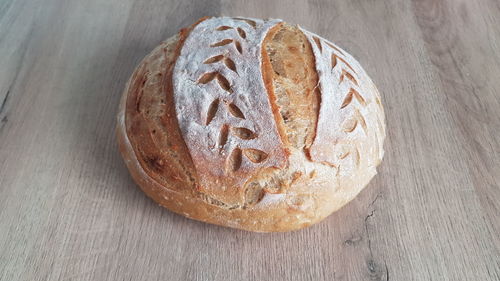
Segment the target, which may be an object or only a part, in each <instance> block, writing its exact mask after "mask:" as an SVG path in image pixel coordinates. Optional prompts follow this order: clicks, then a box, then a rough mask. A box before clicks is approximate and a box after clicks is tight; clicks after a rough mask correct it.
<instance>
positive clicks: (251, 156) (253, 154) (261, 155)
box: [243, 148, 268, 163]
mask: <svg viewBox="0 0 500 281" xmlns="http://www.w3.org/2000/svg"><path fill="white" fill-rule="evenodd" d="M243 154H244V155H245V157H247V158H248V160H250V161H252V162H253V163H262V162H264V161H265V160H266V159H267V157H268V154H267V153H265V152H264V151H262V150H258V149H253V148H248V149H245V150H243Z"/></svg>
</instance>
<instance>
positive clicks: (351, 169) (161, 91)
mask: <svg viewBox="0 0 500 281" xmlns="http://www.w3.org/2000/svg"><path fill="white" fill-rule="evenodd" d="M117 136H118V142H119V146H120V151H121V153H122V155H123V158H124V159H125V162H126V165H127V167H128V169H129V170H130V173H131V175H132V177H133V178H134V180H135V181H136V182H137V184H138V185H139V186H140V187H141V189H142V190H143V191H144V192H145V193H146V194H147V195H148V196H150V197H151V198H152V199H153V200H155V201H156V202H158V203H159V204H160V205H162V206H164V207H166V208H168V209H170V210H172V211H174V212H176V213H179V214H181V215H184V216H186V217H188V218H192V219H196V220H200V221H204V222H208V223H213V224H218V225H223V226H228V227H234V228H239V229H245V230H250V231H259V232H270V231H287V230H294V229H299V228H303V227H305V226H309V225H311V224H314V223H316V222H318V221H320V220H322V219H324V218H325V217H327V216H328V215H329V214H331V213H332V212H333V211H335V210H337V209H339V208H340V207H342V206H343V205H345V204H346V203H347V202H349V201H350V200H352V199H353V198H354V197H355V196H356V195H357V194H358V193H359V192H360V191H361V190H362V189H363V188H364V187H365V186H366V185H367V184H368V182H369V181H370V179H371V178H372V177H373V176H374V175H375V174H376V166H377V165H378V164H379V163H380V161H381V159H382V156H383V147H382V146H383V140H384V138H385V122H384V112H383V108H382V104H381V101H380V95H379V93H378V91H377V89H376V88H375V86H374V84H373V82H372V81H371V80H370V78H369V77H368V75H367V74H366V73H365V71H364V70H363V68H361V66H360V65H359V63H358V62H357V61H356V60H354V59H353V58H352V57H351V56H350V55H349V54H348V53H347V52H346V51H344V50H342V49H341V48H339V47H338V46H336V45H335V44H333V43H331V42H329V41H328V40H326V39H323V38H321V37H319V36H317V35H315V34H313V33H311V32H308V31H306V30H304V29H302V28H300V27H298V26H294V25H290V24H287V23H285V22H283V21H281V20H274V19H273V20H260V19H253V18H230V17H211V18H202V19H200V20H199V21H198V22H196V23H195V24H193V25H192V26H190V27H188V28H185V29H183V30H181V31H180V32H179V33H178V34H177V35H175V36H173V37H171V38H169V39H167V40H166V41H165V42H163V43H161V44H160V46H158V47H157V48H155V49H154V50H153V51H152V52H151V53H150V54H149V55H148V56H147V57H146V58H144V60H143V61H142V62H141V63H140V64H139V66H138V67H137V68H136V70H135V71H134V73H133V74H132V77H131V78H130V80H129V81H128V83H127V86H126V89H125V92H124V94H123V97H122V100H121V104H120V109H119V113H118V125H117Z"/></svg>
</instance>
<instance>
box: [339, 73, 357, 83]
mask: <svg viewBox="0 0 500 281" xmlns="http://www.w3.org/2000/svg"><path fill="white" fill-rule="evenodd" d="M344 77H347V79H349V80H351V82H353V83H354V84H356V86H358V81H356V79H355V78H354V76H352V74H351V73H349V72H347V71H346V70H345V69H342V74H340V80H339V84H340V83H342V81H344Z"/></svg>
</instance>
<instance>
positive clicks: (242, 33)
mask: <svg viewBox="0 0 500 281" xmlns="http://www.w3.org/2000/svg"><path fill="white" fill-rule="evenodd" d="M236 30H238V34H239V35H240V37H241V38H243V39H245V38H247V34H246V33H245V30H243V28H241V27H238V28H236Z"/></svg>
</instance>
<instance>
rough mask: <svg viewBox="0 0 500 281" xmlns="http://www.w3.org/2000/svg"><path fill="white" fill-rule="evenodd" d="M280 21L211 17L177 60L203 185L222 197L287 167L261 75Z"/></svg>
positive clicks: (182, 107) (187, 133)
mask: <svg viewBox="0 0 500 281" xmlns="http://www.w3.org/2000/svg"><path fill="white" fill-rule="evenodd" d="M278 23H279V21H278V20H269V21H263V20H258V19H246V18H228V17H222V18H210V19H207V20H205V21H203V22H201V23H200V24H198V25H197V26H196V27H195V28H194V29H193V30H192V32H191V33H190V35H189V37H188V38H187V39H186V41H185V43H184V46H183V47H182V49H181V53H180V55H179V57H178V59H177V62H176V65H175V68H174V73H173V78H172V79H173V86H174V101H175V109H176V115H177V118H178V121H179V126H180V129H181V132H182V135H183V138H184V141H185V142H186V145H187V147H188V149H189V152H190V154H191V157H192V158H193V162H194V165H195V166H196V171H197V173H198V174H197V176H198V179H199V185H200V189H201V190H203V191H206V192H209V193H210V194H212V195H216V196H217V197H218V198H234V194H238V193H240V192H241V190H239V188H238V187H239V186H241V185H243V184H244V183H245V181H246V180H247V179H248V178H249V177H251V176H252V175H253V174H254V173H255V172H256V171H259V170H260V169H263V168H268V167H283V166H284V165H285V164H286V160H287V159H286V153H285V149H284V148H283V144H282V142H281V138H280V136H279V133H278V129H277V127H276V124H275V122H274V118H273V113H272V110H271V106H270V102H269V97H268V94H267V91H266V89H265V86H264V82H263V78H262V72H261V46H262V41H263V39H264V38H265V36H266V34H267V32H268V31H269V29H271V28H272V27H273V26H275V25H276V24H278ZM223 178H224V180H222V179H223ZM222 182H223V183H224V184H222Z"/></svg>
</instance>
